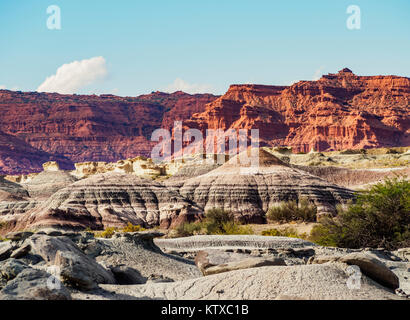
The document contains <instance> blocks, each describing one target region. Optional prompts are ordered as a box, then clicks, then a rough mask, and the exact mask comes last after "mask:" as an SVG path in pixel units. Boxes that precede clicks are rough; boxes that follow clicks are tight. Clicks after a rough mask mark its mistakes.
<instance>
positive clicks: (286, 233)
mask: <svg viewBox="0 0 410 320" xmlns="http://www.w3.org/2000/svg"><path fill="white" fill-rule="evenodd" d="M262 235H263V236H269V237H288V238H300V239H306V238H307V234H306V233H302V234H299V233H298V232H297V231H296V229H295V228H290V227H288V228H283V229H280V230H278V229H275V228H272V229H269V230H264V231H262Z"/></svg>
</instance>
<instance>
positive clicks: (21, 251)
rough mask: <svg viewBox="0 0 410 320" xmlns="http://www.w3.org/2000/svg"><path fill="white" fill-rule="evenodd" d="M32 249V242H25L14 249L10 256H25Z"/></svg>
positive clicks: (16, 257)
mask: <svg viewBox="0 0 410 320" xmlns="http://www.w3.org/2000/svg"><path fill="white" fill-rule="evenodd" d="M30 250H31V246H30V244H29V243H24V244H23V245H22V246H21V247H20V248H18V249H16V250H14V251H13V253H12V254H11V255H10V258H15V259H19V258H21V257H24V256H25V255H26V254H28V253H29V252H30Z"/></svg>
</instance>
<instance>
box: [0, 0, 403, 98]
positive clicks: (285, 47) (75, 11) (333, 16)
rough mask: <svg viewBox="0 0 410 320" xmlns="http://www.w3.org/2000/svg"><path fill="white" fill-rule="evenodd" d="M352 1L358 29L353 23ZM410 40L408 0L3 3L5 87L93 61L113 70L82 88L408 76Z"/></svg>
mask: <svg viewBox="0 0 410 320" xmlns="http://www.w3.org/2000/svg"><path fill="white" fill-rule="evenodd" d="M352 4H354V5H358V6H359V7H360V9H361V29H360V30H349V29H348V28H347V27H346V20H347V18H348V17H349V14H347V13H346V9H347V7H348V6H349V5H352ZM49 5H58V6H59V7H60V8H61V26H62V28H61V30H49V29H47V27H46V21H47V18H48V17H49V15H47V13H46V9H47V7H48V6H49ZM409 40H410V1H407V0H396V1H394V0H393V1H376V0H350V1H344V0H331V1H329V0H328V1H324V0H323V1H322V0H316V1H304V0H300V1H296V0H287V1H273V0H266V1H265V0H253V1H250V0H218V1H216V0H215V1H214V0H207V1H205V0H204V1H197V0H189V1H187V0H150V1H139V0H133V1H131V0H122V1H121V0H117V1H101V0H100V1H98V0H88V1H84V0H83V1H80V0H19V1H15V0H1V1H0V43H1V44H0V46H1V48H0V49H1V50H0V87H6V88H8V89H12V88H13V89H16V88H18V89H19V90H22V91H35V90H36V89H37V88H38V87H39V86H40V84H42V83H43V82H44V81H45V80H46V78H47V77H49V76H51V75H54V74H55V73H56V71H57V69H58V68H59V67H61V66H62V65H64V64H68V63H71V62H73V61H81V60H84V59H90V58H93V57H103V59H104V63H105V65H104V68H105V69H106V75H105V76H104V77H100V78H98V79H96V80H95V81H94V82H92V83H90V84H88V85H85V86H82V87H81V88H79V89H78V90H76V92H77V93H114V94H118V95H122V96H135V95H138V94H142V93H149V92H151V91H156V90H162V91H164V90H171V89H172V88H173V87H170V85H171V84H172V83H174V82H175V80H176V79H181V80H179V82H178V83H179V84H181V83H182V84H184V85H186V86H188V87H189V88H191V90H192V91H195V90H198V91H201V90H202V91H204V90H205V91H209V92H213V93H217V94H222V93H224V92H225V91H226V90H227V88H228V86H229V85H230V84H233V83H258V84H285V85H287V84H291V83H293V82H294V81H296V80H311V79H313V78H314V77H315V74H316V75H317V74H319V73H320V74H325V73H329V72H337V71H338V70H340V69H342V68H343V67H349V68H351V69H352V70H353V71H354V72H355V73H356V74H359V75H376V74H395V75H401V76H409V75H410V41H409ZM50 81H51V80H50ZM178 83H177V84H178ZM174 87H175V86H174ZM176 87H178V86H176ZM170 88H171V89H170Z"/></svg>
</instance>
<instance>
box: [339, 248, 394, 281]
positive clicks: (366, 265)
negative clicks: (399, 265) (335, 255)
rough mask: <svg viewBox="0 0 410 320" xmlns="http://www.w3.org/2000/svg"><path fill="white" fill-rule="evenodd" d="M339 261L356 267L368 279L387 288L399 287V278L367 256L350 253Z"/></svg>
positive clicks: (380, 263)
mask: <svg viewBox="0 0 410 320" xmlns="http://www.w3.org/2000/svg"><path fill="white" fill-rule="evenodd" d="M340 261H341V262H345V263H347V264H350V265H357V266H358V267H360V270H361V271H362V272H363V273H364V274H366V275H367V276H368V277H370V278H372V279H373V280H375V281H377V282H379V283H380V284H382V285H384V286H386V287H388V288H391V289H397V288H399V286H400V283H399V278H398V277H397V276H396V275H395V274H394V273H393V272H392V271H391V270H390V269H389V268H388V267H386V266H385V265H384V264H383V263H382V262H380V261H379V260H378V259H376V258H373V257H371V256H369V255H366V254H363V253H350V254H348V255H347V256H344V257H342V258H341V259H340Z"/></svg>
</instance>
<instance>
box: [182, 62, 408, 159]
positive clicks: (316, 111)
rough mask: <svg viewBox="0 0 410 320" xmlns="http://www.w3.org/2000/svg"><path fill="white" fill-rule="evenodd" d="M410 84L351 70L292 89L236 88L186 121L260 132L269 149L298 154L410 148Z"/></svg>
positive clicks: (188, 124) (402, 79)
mask: <svg viewBox="0 0 410 320" xmlns="http://www.w3.org/2000/svg"><path fill="white" fill-rule="evenodd" d="M409 101H410V79H409V78H406V77H397V76H357V75H355V74H353V73H352V72H351V70H349V69H347V68H346V69H343V70H341V71H340V72H339V73H337V74H329V75H326V76H323V77H322V78H321V79H320V80H318V81H299V82H297V83H295V84H293V85H292V86H290V87H284V86H262V85H232V86H231V87H230V88H229V90H228V92H227V93H226V94H225V95H223V96H222V97H220V98H218V99H217V100H215V101H214V102H211V103H210V104H208V105H207V107H206V111H205V112H203V113H200V114H195V115H194V116H193V117H192V118H191V119H190V120H188V121H186V122H184V124H185V125H186V127H190V128H198V129H200V130H202V131H203V132H204V133H205V130H206V129H223V130H227V129H251V128H252V129H259V130H260V139H261V143H262V144H263V145H268V146H277V145H281V146H290V147H292V148H293V151H294V152H299V151H303V152H309V151H310V150H312V149H315V150H316V151H324V150H342V149H349V148H350V149H360V148H374V147H379V146H408V145H410V135H409V129H410V125H409V123H410V120H409V113H408V108H409Z"/></svg>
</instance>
